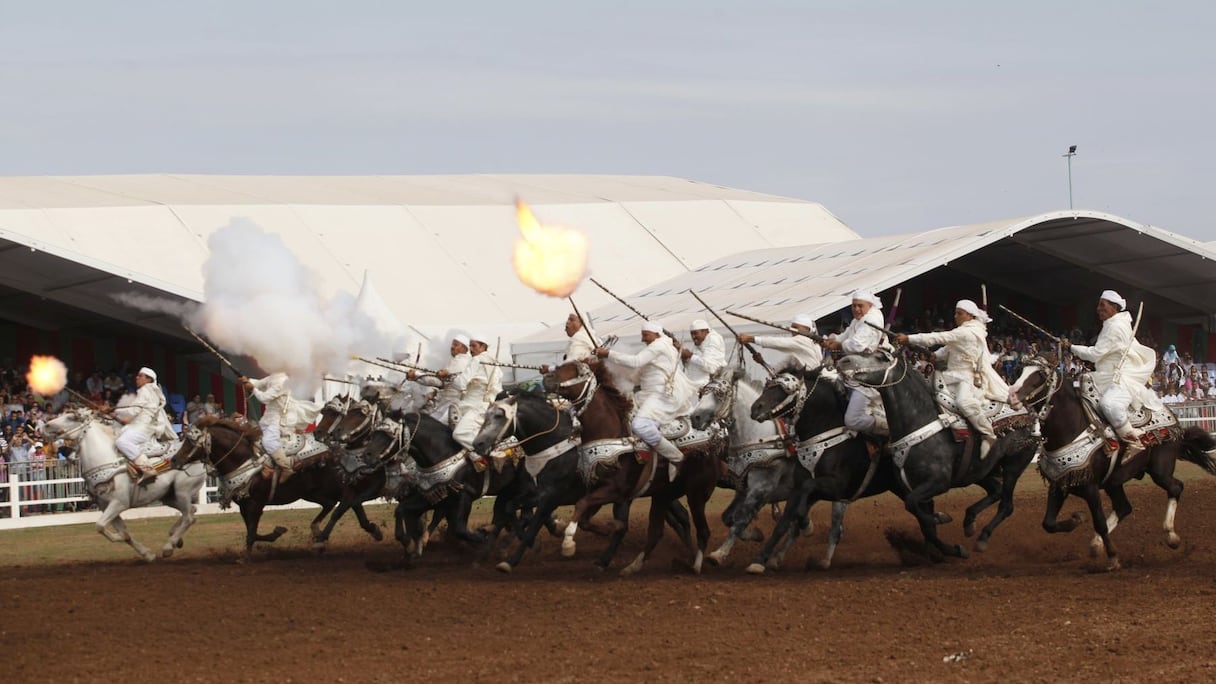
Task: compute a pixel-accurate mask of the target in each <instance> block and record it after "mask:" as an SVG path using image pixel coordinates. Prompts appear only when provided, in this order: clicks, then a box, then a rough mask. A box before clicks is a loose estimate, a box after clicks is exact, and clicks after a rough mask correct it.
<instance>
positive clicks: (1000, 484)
mask: <svg viewBox="0 0 1216 684" xmlns="http://www.w3.org/2000/svg"><path fill="white" fill-rule="evenodd" d="M836 368H837V369H838V370H839V372H840V373H841V375H842V376H843V377H845V378H847V379H851V380H852V381H853V382H856V383H857V384H860V385H863V386H867V387H871V388H873V389H875V390H877V391H878V393H879V395H881V397H882V403H883V407H884V409H885V410H886V414H887V423H888V426H889V428H890V432H891V441H890V442H889V444H888V447H887V448H888V449H889V450H890V451H891V452H892V459H893V465H894V467H895V469H896V473H897V475H898V477H899V479H900V482H901V483H902V484H903V486H904V488H905V489H906V490H907V491H906V493H905V494H904V508H906V509H907V511H908V512H909V513H911V514H912V515H913V516H915V517H916V521H917V523H919V525H920V530H921V534H922V535H923V536H924V538H925V541H926V542H927V543H928V544H929V545H930V546H931V547H932V548H934V549H936V550H937V551H938V552H940V553H941V554H942V555H943V556H953V557H957V558H966V557H967V552H966V550H964V549H963V547H962V546H961V545H959V544H953V545H948V544H946V543H944V542H943V541H942V540H941V538H940V537H939V536H938V534H937V520H936V517H935V513H934V508H933V498H934V497H936V496H938V495H939V494H943V493H945V492H947V491H948V490H950V489H951V488H953V487H962V486H966V485H971V484H978V485H980V486H981V487H983V488H984V491H985V496H984V498H983V499H981V500H980V501H979V502H977V503H976V504H974V505H973V506H972V507H971V508H969V509H968V519H967V520H965V521H964V533H967V532H969V531H973V529H974V527H973V526H974V522H975V519H974V515H973V511H974V513H978V512H979V511H982V510H983V509H984V508H987V507H988V506H989V505H991V504H992V503H993V502H997V501H999V506H998V508H997V512H996V514H995V515H994V516H993V518H992V521H991V522H989V524H988V525H987V526H986V527H985V528H984V530H983V532H982V533H981V535H980V538H979V541H977V544H976V550H978V551H982V550H984V549H986V548H987V545H988V540H989V538H990V537H991V535H992V532H993V531H994V530H995V529H996V528H997V526H999V525H1000V524H1001V522H1003V521H1004V520H1005V519H1006V518H1007V517H1009V516H1010V515H1012V514H1013V492H1014V488H1015V487H1016V486H1017V482H1018V478H1019V477H1021V475H1022V473H1023V472H1024V471H1025V470H1026V467H1027V466H1028V465H1030V462H1031V461H1032V460H1033V459H1034V455H1035V453H1036V452H1037V451H1038V447H1039V441H1038V439H1037V438H1036V437H1035V436H1034V435H1033V434H1032V432H1031V427H1032V425H1033V420H1032V418H1031V417H1029V416H1025V417H1019V418H1017V420H1016V421H1013V422H1010V423H1009V424H1008V425H1006V426H1002V425H1000V424H998V425H997V426H996V427H997V432H998V433H999V434H998V438H997V443H996V445H995V446H993V448H992V451H991V452H990V453H989V454H988V455H987V456H986V457H985V458H983V459H980V458H979V456H978V452H979V440H974V442H975V443H974V444H972V440H967V441H966V442H964V443H963V444H962V445H960V444H959V443H958V442H957V441H956V439H955V438H954V436H953V435H952V434H951V433H952V431H951V430H950V429H947V428H946V427H945V423H944V422H943V418H942V416H939V413H938V408H937V401H936V399H935V397H934V391H933V388H931V387H930V386H929V382H928V380H926V379H925V377H924V376H923V375H921V374H920V373H918V372H916V371H915V370H912V369H911V368H910V367H909V365H908V362H907V360H906V359H904V358H903V356H902V355H899V354H895V353H892V352H890V351H887V350H885V349H879V350H877V351H875V352H871V353H864V354H847V355H845V356H843V357H841V358H840V360H839V361H837V362H836Z"/></svg>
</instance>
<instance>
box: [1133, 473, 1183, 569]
mask: <svg viewBox="0 0 1216 684" xmlns="http://www.w3.org/2000/svg"><path fill="white" fill-rule="evenodd" d="M1166 461H1167V459H1160V460H1158V459H1153V460H1152V461H1150V462H1149V469H1148V474H1149V477H1151V478H1153V482H1155V483H1157V486H1158V487H1160V488H1162V489H1164V490H1165V494H1166V496H1167V497H1169V499H1168V501H1167V503H1166V505H1165V522H1164V523H1163V524H1162V529H1164V530H1165V543H1166V544H1168V545H1169V547H1170V548H1171V549H1176V548H1178V547H1179V546H1181V545H1182V539H1181V538H1180V537H1179V536H1178V534H1177V533H1176V532H1174V514H1175V513H1177V512H1178V499H1180V498H1182V488H1183V485H1182V482H1181V481H1180V480H1178V478H1176V477H1174V463H1175V461H1174V459H1168V463H1167V462H1166ZM1167 468H1168V469H1167ZM1120 489H1122V488H1120ZM1128 508H1129V509H1130V508H1131V506H1130V505H1129V506H1128ZM1128 512H1129V513H1130V512H1131V511H1130V510H1129V511H1128Z"/></svg>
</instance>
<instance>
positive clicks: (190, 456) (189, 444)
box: [169, 423, 211, 468]
mask: <svg viewBox="0 0 1216 684" xmlns="http://www.w3.org/2000/svg"><path fill="white" fill-rule="evenodd" d="M210 452H211V433H210V432H208V431H207V430H204V429H202V428H200V427H199V426H198V423H195V424H194V425H191V426H189V427H187V428H186V429H185V430H182V443H181V445H180V446H179V447H178V448H177V451H175V452H173V455H172V456H170V457H169V461H170V462H171V463H173V467H174V468H181V467H184V466H185V465H186V464H187V463H191V462H193V461H200V460H204V459H206V458H207V456H208V454H209V453H210Z"/></svg>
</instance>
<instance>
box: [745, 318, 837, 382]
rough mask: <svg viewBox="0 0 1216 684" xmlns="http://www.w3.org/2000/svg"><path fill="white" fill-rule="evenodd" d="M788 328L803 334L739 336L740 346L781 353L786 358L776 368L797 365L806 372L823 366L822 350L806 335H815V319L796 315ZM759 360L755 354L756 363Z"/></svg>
mask: <svg viewBox="0 0 1216 684" xmlns="http://www.w3.org/2000/svg"><path fill="white" fill-rule="evenodd" d="M790 327H791V328H793V329H794V330H797V331H799V332H801V333H803V334H801V335H799V334H798V333H791V334H790V335H788V336H787V335H748V334H746V333H743V334H740V335H739V337H738V339H739V343H740V344H755V345H756V346H757V347H762V348H764V349H775V350H777V351H783V352H785V353H786V354H787V356H786V357H785V358H784V359H782V360H781V362H780V364H779V366H778V367H784V368H788V367H790V366H792V365H793V364H795V363H797V364H798V365H801V366H802V367H803V368H804V369H806V370H815V369H816V368H818V367H820V366H821V365H823V348H822V347H820V346H819V343H818V342H816V341H815V340H813V339H811V338H810V337H807V334H812V335H814V334H817V332H818V331H817V330H816V329H815V319H814V318H811V317H810V316H809V315H808V314H798V315H797V316H794V318H793V319H792V320H791V321H790ZM759 360H760V358H759V355H758V354H757V358H756V361H757V362H758V361H759Z"/></svg>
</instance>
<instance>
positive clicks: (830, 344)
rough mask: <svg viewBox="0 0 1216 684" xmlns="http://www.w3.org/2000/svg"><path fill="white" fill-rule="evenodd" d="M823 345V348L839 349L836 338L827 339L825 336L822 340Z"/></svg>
mask: <svg viewBox="0 0 1216 684" xmlns="http://www.w3.org/2000/svg"><path fill="white" fill-rule="evenodd" d="M823 346H824V347H825V348H827V349H830V350H832V351H836V350H837V349H840V343H839V342H837V341H836V340H829V339H826V338H825V339H824V340H823Z"/></svg>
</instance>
